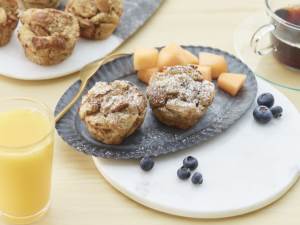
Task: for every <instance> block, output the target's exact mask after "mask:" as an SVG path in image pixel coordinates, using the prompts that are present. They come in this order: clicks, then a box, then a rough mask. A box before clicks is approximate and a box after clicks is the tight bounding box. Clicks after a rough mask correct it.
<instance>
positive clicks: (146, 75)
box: [137, 67, 159, 84]
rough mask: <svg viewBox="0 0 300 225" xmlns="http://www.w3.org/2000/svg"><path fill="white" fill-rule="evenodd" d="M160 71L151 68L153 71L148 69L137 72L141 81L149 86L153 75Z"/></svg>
mask: <svg viewBox="0 0 300 225" xmlns="http://www.w3.org/2000/svg"><path fill="white" fill-rule="evenodd" d="M158 71H159V69H158V68H157V67H156V68H151V69H146V70H139V71H138V72H137V74H138V78H139V80H141V81H143V82H144V83H146V84H149V81H150V79H151V77H152V76H153V74H155V73H157V72H158Z"/></svg>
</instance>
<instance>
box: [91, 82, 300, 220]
mask: <svg viewBox="0 0 300 225" xmlns="http://www.w3.org/2000/svg"><path fill="white" fill-rule="evenodd" d="M262 92H271V93H273V94H274V95H275V99H276V104H278V105H281V106H283V109H284V114H283V117H282V118H281V119H279V120H275V119H274V120H273V121H272V122H271V123H270V124H267V125H259V124H257V123H256V122H255V121H254V120H253V117H252V111H249V112H247V114H246V115H245V116H243V118H242V119H241V120H239V122H238V123H236V124H235V125H234V126H232V127H231V128H230V129H229V130H227V131H226V132H224V133H223V134H222V135H220V136H218V137H217V138H214V139H213V140H211V141H208V142H206V143H203V144H201V145H198V146H195V147H193V148H190V149H187V150H185V151H180V152H177V153H173V154H169V155H166V156H162V157H159V158H158V159H157V160H156V164H155V167H154V168H153V170H152V171H150V172H148V173H147V172H144V171H142V170H141V169H140V168H139V166H138V162H137V161H128V160H123V161H118V160H117V161H115V160H108V159H101V158H93V159H94V162H95V164H96V166H97V168H98V170H99V171H100V172H101V174H102V175H103V176H104V177H105V179H106V180H107V181H108V182H109V183H110V184H112V185H113V186H114V187H115V188H116V189H118V190H119V191H120V192H122V193H123V194H125V195H126V196H128V197H129V198H131V199H133V200H135V201H137V202H139V203H141V204H143V205H145V206H147V207H150V208H152V209H155V210H158V211H161V212H165V213H168V214H173V215H178V216H184V217H192V218H222V217H230V216H236V215H241V214H245V213H248V212H251V211H254V210H257V209H260V208H262V207H264V206H266V205H268V204H270V203H272V202H274V201H275V200H277V199H278V198H280V197H281V196H282V195H283V194H285V193H286V192H287V191H288V190H289V188H290V187H291V186H292V185H293V184H294V183H295V182H296V181H297V179H298V177H299V170H300V151H299V148H298V147H297V146H299V137H300V126H299V124H300V117H299V113H298V111H297V110H296V108H295V107H294V106H293V105H292V103H291V102H289V100H288V99H287V98H286V97H285V96H283V95H282V94H281V93H279V92H278V91H277V90H276V89H274V88H272V87H271V86H270V85H269V84H267V83H266V82H264V81H262V80H259V93H262ZM253 107H254V106H253ZM187 155H193V156H195V157H197V158H198V160H199V167H198V169H199V171H201V172H202V173H203V176H204V183H203V185H201V186H195V185H193V184H192V183H191V182H190V181H180V180H179V179H178V178H177V176H176V170H177V169H178V168H179V167H180V165H181V163H182V160H183V158H184V157H185V156H187Z"/></svg>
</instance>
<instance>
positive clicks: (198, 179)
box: [192, 172, 203, 184]
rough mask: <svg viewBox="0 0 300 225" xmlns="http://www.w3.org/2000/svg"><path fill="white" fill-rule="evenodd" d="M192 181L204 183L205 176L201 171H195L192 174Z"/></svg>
mask: <svg viewBox="0 0 300 225" xmlns="http://www.w3.org/2000/svg"><path fill="white" fill-rule="evenodd" d="M192 183H193V184H202V183H203V176H202V174H201V173H199V172H195V173H194V174H193V176H192Z"/></svg>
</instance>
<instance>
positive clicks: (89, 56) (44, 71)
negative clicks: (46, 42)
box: [0, 32, 123, 80]
mask: <svg viewBox="0 0 300 225" xmlns="http://www.w3.org/2000/svg"><path fill="white" fill-rule="evenodd" d="M122 42H123V41H122V40H121V39H120V38H118V37H116V36H114V35H112V36H111V37H110V38H108V39H107V40H104V41H88V40H84V39H80V40H79V42H78V43H77V45H76V47H75V49H74V52H73V54H72V55H71V56H70V57H69V58H67V59H66V60H65V61H63V62H62V63H60V64H57V65H54V66H40V65H37V64H34V63H32V62H31V61H30V60H29V59H27V58H26V57H25V55H24V52H23V48H22V46H21V44H20V43H19V41H18V40H17V32H15V34H14V36H13V38H12V40H11V41H10V43H9V44H8V45H6V46H4V47H2V48H0V74H1V75H4V76H7V77H11V78H16V79H21V80H46V79H53V78H57V77H62V76H65V75H68V74H71V73H74V72H76V71H79V70H80V69H81V68H82V67H84V66H85V65H87V64H89V63H90V62H93V61H94V60H97V59H101V58H102V57H104V56H105V55H107V54H108V53H110V52H111V51H113V50H114V49H115V48H117V47H118V46H119V45H120V44H121V43H122Z"/></svg>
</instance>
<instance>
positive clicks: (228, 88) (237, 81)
mask: <svg viewBox="0 0 300 225" xmlns="http://www.w3.org/2000/svg"><path fill="white" fill-rule="evenodd" d="M246 78H247V76H246V75H245V74H236V73H222V74H221V75H220V76H219V79H218V87H219V88H221V89H222V90H223V91H225V92H227V93H228V94H230V95H232V96H236V95H237V93H238V92H239V91H240V89H241V88H242V87H243V85H244V83H245V81H246Z"/></svg>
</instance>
